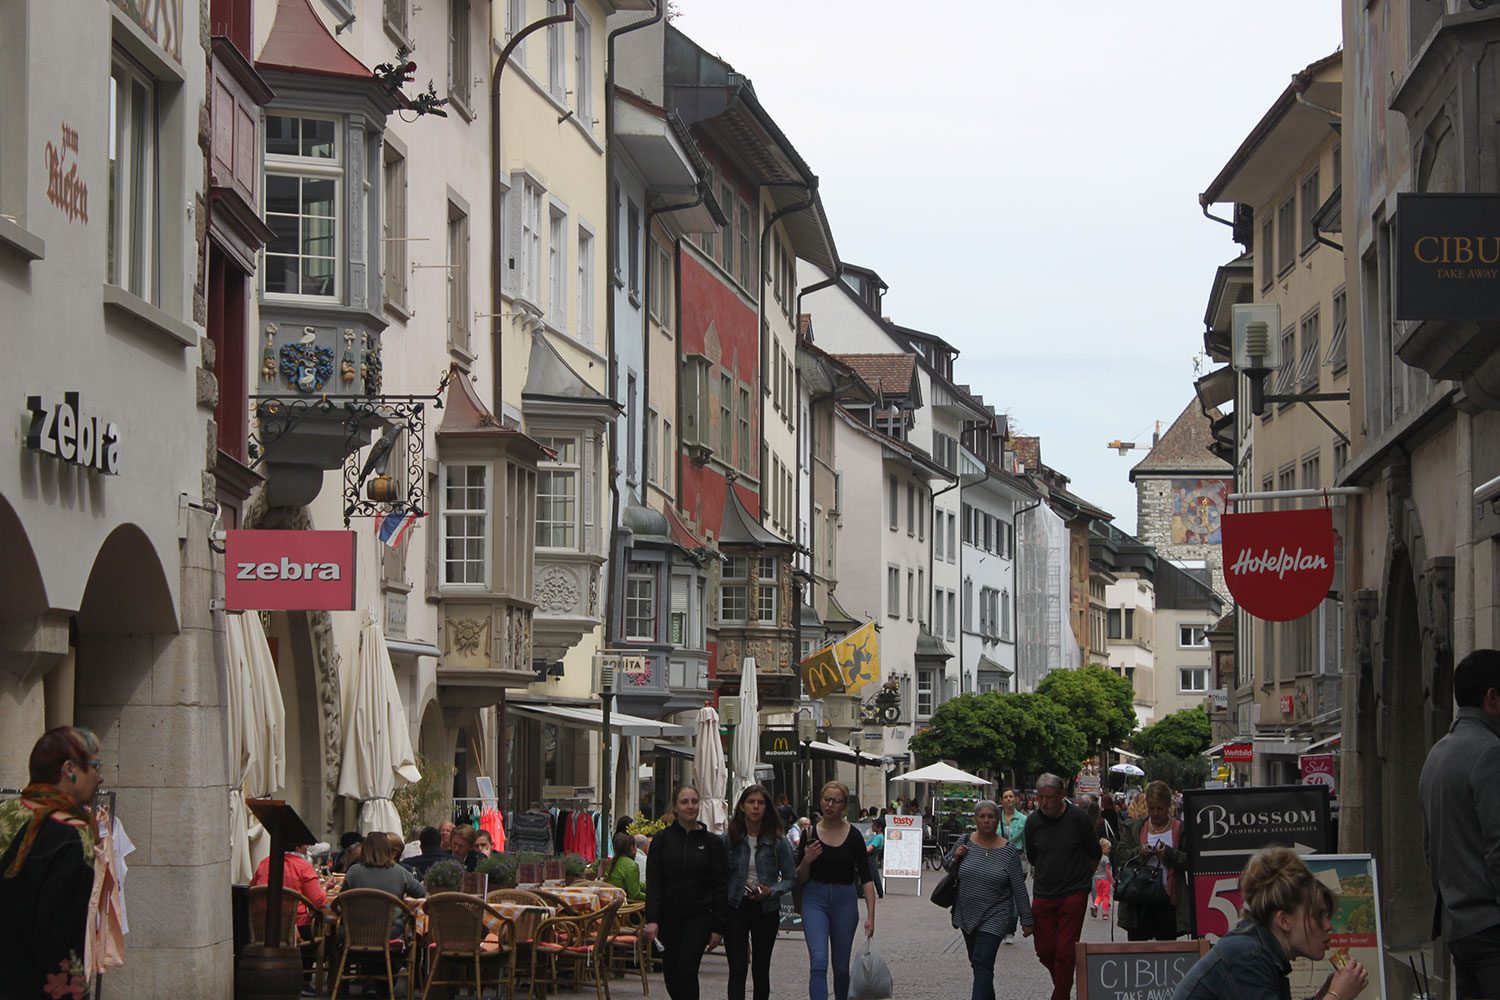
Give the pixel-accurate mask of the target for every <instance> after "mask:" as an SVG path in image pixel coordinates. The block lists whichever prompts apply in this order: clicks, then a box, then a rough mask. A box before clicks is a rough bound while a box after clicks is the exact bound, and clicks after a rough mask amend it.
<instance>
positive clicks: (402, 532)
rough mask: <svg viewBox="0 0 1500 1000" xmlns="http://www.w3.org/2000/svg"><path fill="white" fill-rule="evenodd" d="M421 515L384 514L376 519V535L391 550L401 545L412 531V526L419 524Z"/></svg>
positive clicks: (405, 513) (392, 512)
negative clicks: (402, 540)
mask: <svg viewBox="0 0 1500 1000" xmlns="http://www.w3.org/2000/svg"><path fill="white" fill-rule="evenodd" d="M420 516H421V515H419V514H416V513H414V512H412V511H406V510H395V511H391V513H389V514H382V515H380V516H379V517H378V518H376V519H375V534H376V535H377V536H379V538H380V540H381V541H382V542H384V543H385V544H387V545H389V546H390V547H391V548H393V549H394V548H395V547H396V546H398V545H400V544H401V539H403V538H405V537H406V533H407V532H408V531H410V530H411V526H412V525H414V524H416V523H417V518H418V517H420Z"/></svg>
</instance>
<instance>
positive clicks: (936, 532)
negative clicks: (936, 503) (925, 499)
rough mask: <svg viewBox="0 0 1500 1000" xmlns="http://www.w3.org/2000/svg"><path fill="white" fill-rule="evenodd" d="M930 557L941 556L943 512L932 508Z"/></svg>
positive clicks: (937, 557) (936, 557) (939, 557)
mask: <svg viewBox="0 0 1500 1000" xmlns="http://www.w3.org/2000/svg"><path fill="white" fill-rule="evenodd" d="M932 558H934V559H941V558H943V512H942V511H940V510H938V509H937V508H935V507H934V508H933V510H932Z"/></svg>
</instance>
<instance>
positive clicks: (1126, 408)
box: [673, 0, 1341, 531]
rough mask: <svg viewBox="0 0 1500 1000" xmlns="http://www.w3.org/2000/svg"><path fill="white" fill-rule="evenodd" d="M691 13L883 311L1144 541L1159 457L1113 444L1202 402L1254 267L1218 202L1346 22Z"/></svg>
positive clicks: (780, 9) (866, 6) (802, 2)
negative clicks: (1228, 265)
mask: <svg viewBox="0 0 1500 1000" xmlns="http://www.w3.org/2000/svg"><path fill="white" fill-rule="evenodd" d="M674 7H675V9H676V10H677V12H678V15H677V17H676V20H675V21H674V22H673V23H674V24H675V26H676V27H677V28H679V29H681V30H682V31H683V32H685V33H686V34H687V35H689V36H690V37H692V38H693V40H694V41H696V42H697V43H698V44H699V45H701V46H703V48H705V49H706V50H708V51H709V52H712V53H715V54H716V55H718V56H719V57H721V58H723V59H724V60H725V61H727V62H728V63H730V64H731V65H732V66H734V68H735V69H736V70H738V71H739V72H740V73H743V74H745V75H746V76H748V77H750V79H751V80H752V81H753V82H754V85H755V91H756V94H757V96H759V98H760V100H761V103H762V104H763V105H764V106H765V107H766V108H767V110H768V111H769V112H770V113H771V115H772V116H773V117H774V118H775V119H776V121H777V123H778V124H779V125H780V126H781V127H782V130H783V131H784V132H785V133H786V134H787V136H788V138H789V139H790V140H791V142H792V143H793V145H795V146H796V148H797V150H798V152H800V153H801V154H802V156H803V158H804V159H805V160H806V161H807V162H808V164H809V165H810V166H811V168H812V170H813V171H814V172H815V173H816V174H818V177H819V190H820V192H821V194H822V196H823V204H824V207H825V209H826V210H827V212H828V217H829V220H830V223H831V225H832V228H833V235H834V240H835V242H836V243H837V246H838V251H839V256H840V258H841V259H843V260H845V261H847V262H850V263H854V264H859V265H862V266H865V267H870V268H873V269H874V270H875V271H877V272H879V274H880V276H881V277H882V278H883V279H884V280H885V282H886V283H887V284H888V285H890V291H889V292H888V293H887V294H886V299H885V312H886V314H887V315H889V316H890V317H891V319H893V320H894V321H896V322H898V323H901V324H902V325H905V326H912V327H916V328H918V329H922V330H927V331H930V332H932V333H935V334H937V335H939V336H941V337H943V338H944V339H945V340H947V341H948V342H950V343H951V344H953V345H954V346H955V347H957V348H958V349H959V351H960V354H959V358H958V361H957V364H956V367H955V378H956V381H958V382H962V383H967V384H968V385H969V386H970V387H971V388H972V389H973V390H974V391H975V392H977V393H979V394H981V395H983V396H984V398H985V401H986V402H988V403H990V404H992V405H993V406H995V407H996V409H999V410H1003V411H1007V412H1009V414H1010V415H1011V420H1012V428H1013V433H1022V434H1028V435H1039V436H1040V437H1041V439H1042V461H1043V462H1045V463H1046V464H1047V465H1050V466H1052V467H1053V468H1055V469H1057V470H1059V471H1060V472H1062V473H1063V474H1064V475H1067V476H1070V477H1071V478H1072V480H1073V482H1072V485H1071V488H1072V489H1073V490H1074V491H1075V492H1077V493H1078V494H1080V495H1081V496H1083V497H1085V498H1086V499H1088V500H1090V501H1092V502H1093V503H1095V504H1097V505H1099V506H1102V507H1103V508H1105V509H1106V510H1108V511H1109V512H1110V513H1112V514H1114V515H1115V523H1116V524H1117V525H1119V526H1120V527H1121V528H1124V529H1125V530H1127V531H1134V529H1135V521H1136V517H1135V489H1134V487H1133V486H1132V485H1131V484H1130V481H1129V478H1128V474H1129V470H1130V467H1131V466H1132V465H1134V464H1135V463H1136V462H1138V461H1140V460H1141V459H1142V458H1144V457H1145V451H1144V450H1142V451H1137V452H1132V453H1130V454H1129V455H1128V456H1126V457H1121V456H1120V455H1118V454H1117V453H1116V452H1115V451H1113V450H1110V449H1108V448H1107V447H1106V443H1107V442H1109V441H1111V440H1114V439H1121V440H1132V439H1133V440H1135V441H1136V442H1137V443H1142V444H1144V445H1147V446H1149V444H1150V441H1151V428H1152V426H1153V422H1154V421H1157V420H1160V421H1162V429H1163V431H1165V429H1166V427H1167V425H1169V424H1170V423H1171V421H1172V420H1173V419H1175V418H1176V417H1177V415H1178V414H1179V413H1181V412H1182V409H1183V408H1184V407H1185V406H1186V405H1187V404H1188V403H1189V402H1191V401H1192V400H1193V386H1192V381H1193V379H1194V378H1196V377H1197V375H1196V373H1195V370H1194V365H1195V358H1196V356H1197V355H1198V354H1199V353H1200V352H1201V351H1202V348H1203V313H1204V309H1205V306H1206V304H1207V302H1208V293H1209V287H1210V285H1211V283H1212V281H1213V276H1214V271H1215V269H1216V268H1217V267H1218V266H1219V265H1220V264H1223V263H1225V262H1226V261H1229V260H1232V259H1233V258H1234V257H1236V256H1238V254H1239V253H1240V250H1241V248H1240V247H1239V246H1238V245H1237V244H1235V243H1234V242H1233V240H1232V239H1231V238H1230V233H1229V228H1228V227H1227V226H1223V225H1220V224H1219V223H1217V222H1212V221H1210V220H1208V219H1205V218H1204V217H1203V215H1202V213H1201V211H1200V209H1199V206H1198V193H1199V192H1201V191H1203V190H1204V189H1205V188H1206V187H1208V185H1209V182H1210V181H1212V180H1213V178H1214V177H1215V176H1216V175H1217V174H1218V172H1219V170H1220V169H1221V168H1222V167H1223V166H1224V164H1225V163H1227V162H1228V161H1229V158H1230V157H1231V156H1232V155H1233V154H1234V151H1235V150H1236V149H1237V148H1238V147H1239V144H1240V143H1241V142H1242V141H1243V139H1244V137H1245V136H1246V135H1248V134H1249V132H1250V130H1251V129H1252V128H1253V127H1254V126H1255V124H1256V122H1258V121H1259V120H1260V118H1261V116H1262V115H1264V114H1265V112H1266V110H1267V109H1268V108H1270V106H1271V104H1272V103H1273V102H1274V101H1275V100H1276V98H1277V97H1278V96H1279V95H1280V94H1281V92H1282V91H1283V90H1284V89H1285V88H1286V86H1287V84H1288V83H1290V82H1291V77H1292V75H1293V74H1294V73H1296V72H1298V71H1299V70H1301V69H1303V68H1304V67H1306V66H1307V65H1308V64H1309V63H1312V62H1314V61H1316V60H1318V59H1321V58H1322V57H1324V56H1326V55H1328V54H1329V53H1331V52H1333V51H1334V50H1335V49H1337V48H1338V47H1339V45H1340V38H1341V30H1340V22H1339V3H1338V0H1132V2H1119V0H1115V2H1103V0H1077V2H1068V0H1045V2H1042V3H1020V2H1016V0H998V2H996V0H989V2H980V3H965V4H950V5H937V4H931V5H929V4H923V3H915V4H914V3H910V2H904V3H897V2H895V0H866V2H862V3H847V2H835V0H812V2H809V0H755V2H754V3H749V2H747V0H674ZM1214 214H1216V215H1221V216H1227V215H1228V214H1229V206H1221V209H1220V210H1217V211H1215V213H1214ZM1203 363H1204V364H1205V365H1206V364H1207V361H1206V359H1203ZM1204 370H1205V371H1206V370H1207V369H1206V368H1205V369H1204Z"/></svg>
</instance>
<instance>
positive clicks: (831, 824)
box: [797, 781, 875, 1000]
mask: <svg viewBox="0 0 1500 1000" xmlns="http://www.w3.org/2000/svg"><path fill="white" fill-rule="evenodd" d="M818 799H819V814H818V821H817V823H816V824H814V825H813V827H812V829H811V831H809V833H808V835H807V837H806V838H804V839H803V841H802V848H801V860H800V861H799V862H798V864H797V878H798V879H799V880H800V881H801V882H802V884H803V885H802V934H803V937H804V938H806V939H807V957H808V966H809V968H808V985H807V995H808V997H809V998H810V1000H828V962H829V959H830V958H831V959H832V960H833V993H834V997H835V998H836V1000H849V952H850V950H851V949H852V948H853V946H854V929H855V927H857V926H858V925H859V905H858V903H857V902H856V900H857V897H858V896H859V895H861V894H862V895H863V896H864V897H865V936H866V937H874V936H875V883H874V882H873V881H872V880H871V878H870V855H869V854H868V853H867V852H866V850H865V838H864V837H863V836H861V835H860V832H859V831H858V830H857V829H855V828H854V827H853V826H852V825H851V824H850V823H849V821H848V820H847V819H845V817H844V814H845V812H847V811H848V808H849V788H848V786H847V785H845V784H844V783H843V782H841V781H830V782H828V784H826V785H824V786H823V791H822V792H821V793H820V794H819V796H818Z"/></svg>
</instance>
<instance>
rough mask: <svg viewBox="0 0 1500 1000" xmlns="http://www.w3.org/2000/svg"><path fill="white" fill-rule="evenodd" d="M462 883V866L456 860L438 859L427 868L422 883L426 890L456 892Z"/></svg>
mask: <svg viewBox="0 0 1500 1000" xmlns="http://www.w3.org/2000/svg"><path fill="white" fill-rule="evenodd" d="M463 884H464V866H463V865H462V864H460V863H459V862H457V861H439V862H438V863H437V864H435V865H433V866H432V867H431V868H429V869H427V877H426V878H424V879H422V885H423V886H425V887H426V889H427V891H428V892H457V891H458V888H459V886H461V885H463Z"/></svg>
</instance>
